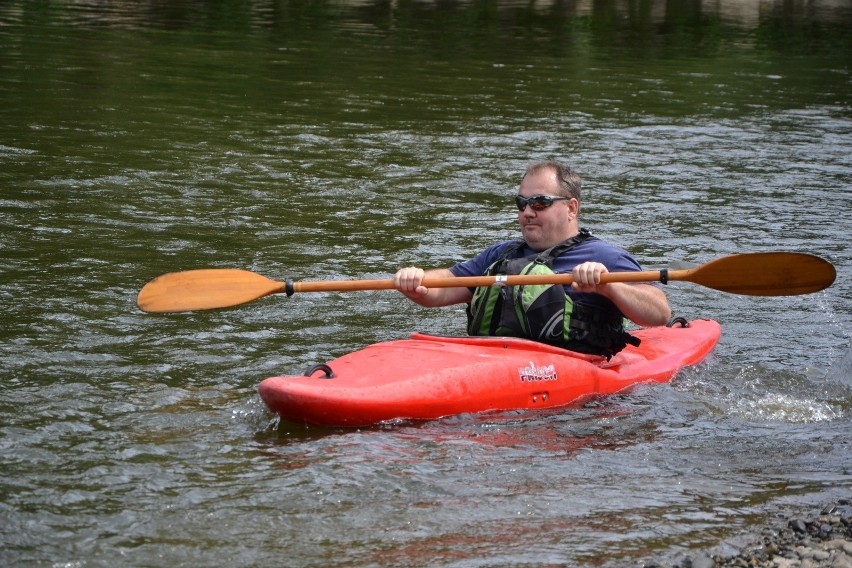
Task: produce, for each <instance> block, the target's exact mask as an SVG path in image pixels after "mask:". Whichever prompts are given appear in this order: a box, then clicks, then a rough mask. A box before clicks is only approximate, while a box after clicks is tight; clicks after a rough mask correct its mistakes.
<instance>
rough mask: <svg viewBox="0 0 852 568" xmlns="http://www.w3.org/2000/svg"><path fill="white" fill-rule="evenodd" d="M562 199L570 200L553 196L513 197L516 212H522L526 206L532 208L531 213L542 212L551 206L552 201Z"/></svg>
mask: <svg viewBox="0 0 852 568" xmlns="http://www.w3.org/2000/svg"><path fill="white" fill-rule="evenodd" d="M563 199H566V200H567V199H571V198H570V197H555V196H553V195H532V196H530V197H521V196H520V195H516V196H515V205H517V206H518V211H523V210H524V209H526V208H527V205H529V206H530V208H532V210H533V211H544V210H545V209H547V208H548V207H550V206H551V205H553V202H554V201H560V200H563Z"/></svg>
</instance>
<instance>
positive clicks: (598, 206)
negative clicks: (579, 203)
mask: <svg viewBox="0 0 852 568" xmlns="http://www.w3.org/2000/svg"><path fill="white" fill-rule="evenodd" d="M850 22H852V6H850V4H849V3H848V2H841V1H833V2H829V1H822V2H816V3H815V2H731V1H721V2H713V3H706V2H704V3H702V2H689V3H679V2H663V1H652V2H641V3H635V2H618V1H612V2H598V1H595V2H592V1H577V2H552V3H542V2H535V3H519V2H441V3H431V2H414V3H399V2H390V3H387V2H354V3H344V2H320V3H316V2H313V3H304V2H291V1H275V2H251V3H248V2H239V1H232V2H216V3H209V2H191V1H185V0H182V1H177V2H147V3H137V2H110V3H100V2H99V3H92V2H52V3H32V2H20V1H14V0H13V1H7V2H3V3H2V4H0V45H2V47H3V49H0V124H2V127H0V250H2V254H0V303H2V309H3V312H4V323H3V325H2V326H0V369H2V371H0V373H2V384H3V386H4V388H3V389H0V464H2V465H0V477H2V478H3V483H2V484H0V515H2V518H3V519H4V524H3V525H2V528H0V563H2V564H4V565H6V564H8V565H27V564H36V565H42V564H74V563H87V562H88V563H92V564H114V563H115V559H116V558H121V559H122V561H124V563H129V564H136V565H152V564H156V565H164V564H168V565H178V564H189V563H193V564H201V565H221V564H226V563H227V564H239V565H269V564H272V563H273V562H277V563H280V562H281V559H282V558H286V559H287V560H288V561H290V562H292V563H293V564H298V565H300V566H327V565H328V564H329V563H334V564H349V565H394V566H422V565H424V564H438V565H457V566H474V565H480V564H481V563H482V562H486V563H488V564H489V565H513V564H514V565H543V564H568V565H578V564H586V565H612V566H623V565H624V564H625V563H630V562H634V561H635V562H639V561H641V560H642V559H648V558H659V557H661V556H662V557H676V556H677V555H679V554H682V552H683V551H684V550H687V549H690V548H697V547H705V546H713V545H715V544H717V543H718V542H719V541H720V540H722V539H724V538H726V537H727V536H729V535H731V534H733V533H736V532H737V531H739V530H741V529H743V528H746V527H750V526H754V525H759V524H761V523H762V522H764V521H765V520H766V519H768V518H771V517H772V516H773V515H774V514H775V513H777V512H782V513H783V512H791V511H797V510H799V509H800V508H811V507H812V506H821V505H822V504H824V503H825V502H826V501H829V500H831V499H833V498H837V497H838V496H845V497H848V492H849V488H850V485H852V480H850V477H849V475H848V472H849V471H850V469H852V462H850V456H852V451H850V445H849V440H850V439H852V437H850V435H849V434H850V411H852V383H851V382H850V377H852V373H850V366H852V365H851V364H850V352H852V351H850V348H849V337H850V314H852V309H850V304H849V298H850V297H852V290H850V284H849V282H850V269H849V266H850V247H849V223H848V221H847V220H846V218H847V217H848V215H847V213H848V211H849V210H850V208H852V193H850V191H849V188H850V180H852V158H850V156H852V146H850V140H852V120H850V116H852V113H850V108H849V103H850V98H849V93H850V92H852V84H850V75H849V69H850V57H849V54H850V53H852V35H850V31H849V30H851V29H852V26H850ZM544 157H559V158H563V159H566V160H569V161H570V162H571V163H572V164H573V165H574V167H575V168H576V169H577V170H578V171H580V172H581V173H582V175H583V177H584V184H585V185H584V191H585V197H584V203H583V224H584V225H587V226H589V227H590V228H591V229H592V230H593V231H594V232H595V233H596V234H599V235H600V236H602V237H604V238H607V239H610V240H613V241H616V242H618V243H619V244H622V245H623V246H625V247H626V248H628V249H630V250H632V251H633V252H634V253H635V254H636V255H637V256H638V257H639V258H640V259H641V261H642V262H643V264H645V265H646V266H648V267H649V268H651V267H664V266H666V265H667V264H668V263H669V262H670V261H684V262H693V263H696V262H697V263H702V262H706V261H708V260H711V259H712V258H716V257H719V256H723V255H726V254H732V253H737V252H744V251H759V250H795V251H803V252H812V253H814V254H818V255H820V256H824V257H826V258H828V259H829V260H831V261H832V262H833V263H834V264H835V265H836V266H837V269H838V278H837V281H836V283H835V284H834V285H833V286H832V287H831V288H829V289H828V290H826V291H824V292H820V293H818V294H814V295H811V296H800V297H788V298H754V297H745V296H732V295H725V294H721V293H719V292H716V291H713V290H708V289H705V288H702V287H699V286H695V285H689V284H683V283H675V284H672V285H670V286H669V287H668V292H669V295H670V298H671V302H672V305H673V306H674V308H675V311H676V312H677V314H678V315H683V316H686V317H689V318H693V317H713V318H715V319H717V320H719V321H720V322H721V323H722V325H723V328H724V335H723V339H722V342H721V343H720V345H719V347H718V348H717V349H716V351H715V352H714V353H713V354H712V355H711V357H710V358H708V360H707V361H706V362H704V363H702V364H701V365H699V366H698V367H695V368H690V369H686V370H684V371H683V372H682V373H681V374H680V375H679V376H678V377H677V378H676V380H675V381H673V382H672V383H671V384H669V385H656V386H653V387H650V386H646V387H640V388H638V389H637V390H636V391H635V392H633V393H630V394H626V395H623V396H619V397H612V398H608V399H603V400H598V401H594V402H593V403H590V404H588V405H586V406H584V407H583V408H578V409H571V410H562V411H559V412H546V413H500V414H486V415H479V416H458V417H450V418H446V419H444V420H438V421H434V422H428V423H424V424H411V423H395V424H389V425H383V426H379V427H375V428H369V429H362V430H356V431H346V430H339V429H318V428H308V427H305V426H303V425H296V424H288V423H279V422H278V420H276V419H275V418H274V417H273V416H272V415H270V414H269V413H268V412H266V410H265V409H264V408H263V405H262V403H261V402H260V400H259V398H258V397H257V395H256V392H255V389H256V386H257V384H258V383H259V381H260V380H261V379H263V378H265V377H267V376H272V375H281V374H291V373H294V372H299V371H301V370H302V369H304V368H305V367H306V366H307V365H308V364H309V363H313V362H317V361H324V360H328V359H331V358H333V357H336V356H339V355H341V354H342V353H345V352H347V351H351V350H353V349H357V348H360V347H362V346H363V345H365V344H367V343H372V342H376V341H382V340H386V339H392V338H398V337H401V336H404V335H406V334H408V333H409V332H411V331H413V330H415V329H417V330H420V331H424V332H428V333H435V334H457V333H461V332H462V331H463V325H464V318H465V316H464V310H463V309H462V308H460V307H456V308H449V309H443V310H431V311H430V310H423V309H420V308H418V307H416V306H413V305H412V304H410V303H409V302H406V301H404V300H403V299H402V298H400V297H399V296H398V295H396V294H394V293H391V292H363V293H349V294H338V293H326V294H301V295H299V294H297V295H295V296H293V297H292V298H286V297H283V296H276V297H272V298H265V299H263V300H259V301H257V302H253V303H250V304H247V305H245V306H241V307H239V308H236V309H232V310H223V311H218V312H203V313H195V314H180V315H169V316H152V315H149V314H142V313H140V312H139V311H138V310H137V309H136V307H135V298H136V294H137V293H138V291H139V288H141V286H142V285H143V284H144V283H145V282H147V281H148V280H150V279H151V278H153V277H154V276H157V275H158V274H161V273H164V272H170V271H174V270H180V269H185V268H200V267H210V266H212V267H217V266H218V267H238V268H247V269H250V270H254V271H257V272H260V273H262V274H265V275H267V276H270V277H273V278H276V279H280V280H281V279H285V278H294V279H297V280H298V279H304V280H315V279H342V278H362V277H363V278H381V277H386V276H388V275H389V274H390V273H392V272H393V271H394V270H395V268H396V267H398V266H403V265H409V264H419V265H422V266H426V267H431V266H445V265H447V264H450V263H452V262H455V261H457V260H459V259H463V258H466V257H468V256H469V255H471V254H473V253H474V252H476V251H477V250H479V249H481V248H482V247H484V246H485V245H487V244H489V243H491V242H493V241H495V240H498V239H505V238H514V237H515V236H516V235H517V231H516V227H515V223H516V215H515V213H513V212H512V208H511V203H510V200H509V197H510V196H511V194H512V192H513V191H514V188H515V187H516V185H517V182H518V176H519V174H520V172H521V171H523V169H524V167H525V166H526V164H527V163H528V162H529V161H532V160H535V159H539V158H544Z"/></svg>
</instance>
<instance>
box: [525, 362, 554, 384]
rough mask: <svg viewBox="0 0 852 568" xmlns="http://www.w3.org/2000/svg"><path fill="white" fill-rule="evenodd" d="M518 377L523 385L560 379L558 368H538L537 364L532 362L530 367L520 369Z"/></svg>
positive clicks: (546, 366) (550, 366)
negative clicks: (557, 373) (557, 372)
mask: <svg viewBox="0 0 852 568" xmlns="http://www.w3.org/2000/svg"><path fill="white" fill-rule="evenodd" d="M518 375H519V376H520V378H521V382H522V383H532V382H535V381H555V380H556V379H558V378H559V377H557V376H556V367H554V366H553V365H544V366H541V367H536V366H535V363H533V362H532V361H530V364H529V366H527V367H519V368H518Z"/></svg>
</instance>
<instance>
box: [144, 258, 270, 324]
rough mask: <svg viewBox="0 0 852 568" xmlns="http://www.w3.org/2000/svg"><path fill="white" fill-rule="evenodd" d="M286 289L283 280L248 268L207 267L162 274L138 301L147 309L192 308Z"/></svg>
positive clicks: (241, 301)
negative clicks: (273, 278)
mask: <svg viewBox="0 0 852 568" xmlns="http://www.w3.org/2000/svg"><path fill="white" fill-rule="evenodd" d="M283 291H284V283H283V282H276V281H274V280H270V279H269V278H267V277H266V276H261V275H260V274H255V273H254V272H249V271H248V270H239V269H236V268H206V269H201V270H187V271H184V272H170V273H169V274H163V275H162V276H158V277H157V278H154V279H153V280H151V281H150V282H148V283H147V284H145V286H143V287H142V290H141V291H140V292H139V297H138V299H137V301H136V303H137V304H138V305H139V309H141V310H142V311H144V312H153V313H170V312H191V311H194V310H213V309H216V308H229V307H231V306H237V305H239V304H245V303H246V302H251V301H253V300H257V299H258V298H262V297H263V296H268V295H269V294H274V293H276V292H283Z"/></svg>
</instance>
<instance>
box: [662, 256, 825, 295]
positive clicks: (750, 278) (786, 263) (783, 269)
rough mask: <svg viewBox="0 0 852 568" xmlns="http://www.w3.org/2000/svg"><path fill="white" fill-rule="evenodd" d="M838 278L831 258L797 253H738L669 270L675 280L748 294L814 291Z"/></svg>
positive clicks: (807, 292)
mask: <svg viewBox="0 0 852 568" xmlns="http://www.w3.org/2000/svg"><path fill="white" fill-rule="evenodd" d="M679 273H685V274H679ZM836 277H837V272H836V270H835V269H834V265H832V264H831V263H830V262H828V261H827V260H825V259H823V258H820V257H818V256H814V255H812V254H804V253H796V252H755V253H746V254H734V255H730V256H725V257H722V258H718V259H716V260H713V261H710V262H708V263H707V264H704V265H702V266H699V267H698V268H694V269H691V270H686V271H674V272H670V273H669V278H670V279H672V280H686V281H688V282H693V283H695V284H700V285H702V286H707V287H708V288H713V289H715V290H721V291H723V292H730V293H731V294H745V295H747V296H795V295H798V294H810V293H812V292H819V291H820V290H824V289H825V288H828V287H829V286H831V284H832V283H833V282H834V279H835V278H836Z"/></svg>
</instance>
